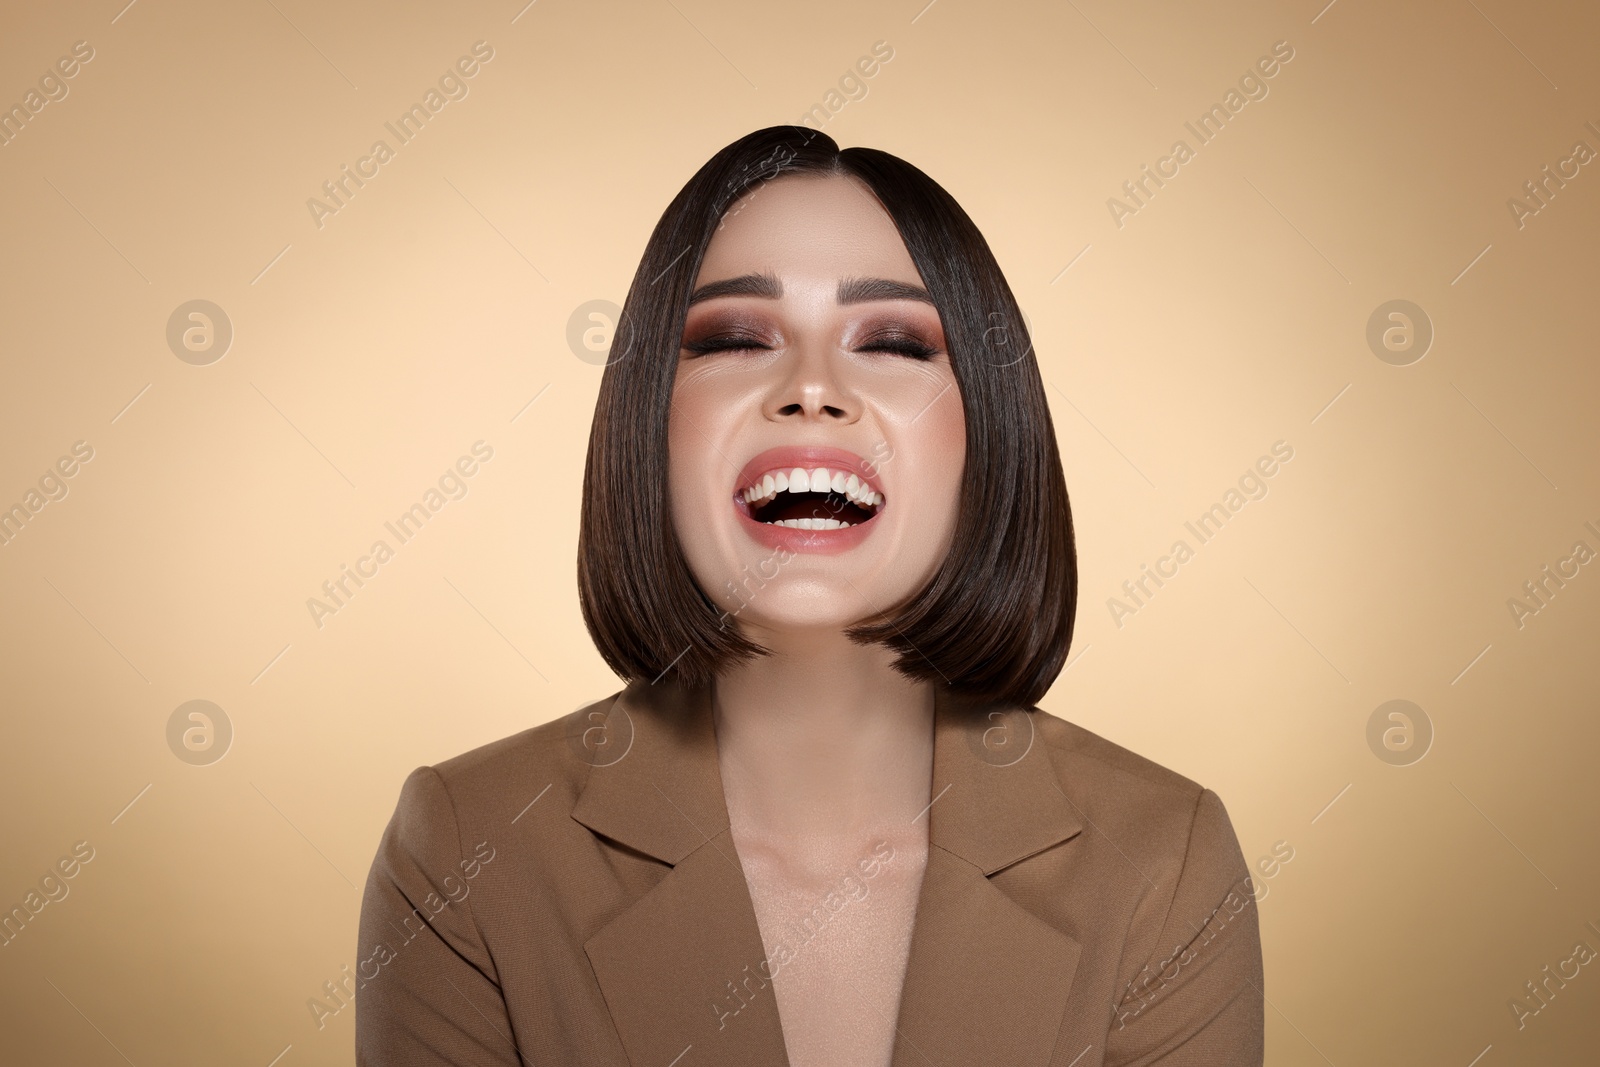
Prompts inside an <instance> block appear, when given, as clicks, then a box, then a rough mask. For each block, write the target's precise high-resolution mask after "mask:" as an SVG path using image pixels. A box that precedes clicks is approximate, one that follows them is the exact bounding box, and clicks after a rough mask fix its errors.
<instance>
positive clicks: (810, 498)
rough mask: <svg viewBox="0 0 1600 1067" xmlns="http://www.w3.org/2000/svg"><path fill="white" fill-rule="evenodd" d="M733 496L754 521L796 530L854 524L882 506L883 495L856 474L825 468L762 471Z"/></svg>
mask: <svg viewBox="0 0 1600 1067" xmlns="http://www.w3.org/2000/svg"><path fill="white" fill-rule="evenodd" d="M738 496H739V499H741V500H743V501H744V503H745V505H746V506H747V507H748V508H749V512H750V517H751V518H752V519H754V520H755V521H757V522H761V523H767V524H769V525H772V526H787V527H790V528H791V529H797V530H842V529H847V528H849V527H851V526H860V525H861V524H863V523H866V522H870V521H871V520H872V518H873V516H875V515H877V513H878V509H879V508H881V507H883V494H882V493H880V492H878V491H877V489H875V488H874V487H873V486H871V485H869V484H868V483H867V482H865V481H863V480H862V479H861V477H860V476H859V475H856V474H853V473H850V472H848V471H841V470H832V469H830V468H827V467H814V468H812V469H810V470H807V469H805V468H804V467H793V468H789V469H783V470H772V471H768V472H767V473H766V474H763V475H762V476H761V477H760V478H759V479H756V480H755V481H753V482H752V483H751V484H750V485H747V486H745V487H744V488H743V489H740V490H739V493H738Z"/></svg>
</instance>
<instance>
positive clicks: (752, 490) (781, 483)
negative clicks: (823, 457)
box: [740, 467, 883, 508]
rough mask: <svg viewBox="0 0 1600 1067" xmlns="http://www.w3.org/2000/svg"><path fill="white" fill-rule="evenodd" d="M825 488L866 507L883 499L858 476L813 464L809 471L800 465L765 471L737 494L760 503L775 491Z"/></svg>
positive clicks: (813, 490) (797, 491) (745, 499)
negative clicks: (786, 468)
mask: <svg viewBox="0 0 1600 1067" xmlns="http://www.w3.org/2000/svg"><path fill="white" fill-rule="evenodd" d="M827 492H834V493H842V494H844V495H845V496H847V497H849V498H850V499H851V500H853V501H855V502H856V503H857V504H861V505H863V506H866V507H873V508H875V507H877V506H878V505H880V504H882V503H883V494H882V493H878V492H874V491H873V489H872V487H871V486H869V485H868V484H867V483H866V482H863V481H862V480H861V479H860V478H859V477H858V476H856V475H854V474H847V473H845V472H844V471H830V470H828V469H827V468H826V467H817V468H815V469H813V470H809V471H808V470H806V469H805V468H804V467H795V468H794V469H793V470H781V471H769V472H768V473H766V474H764V475H762V476H761V479H760V480H759V481H758V482H756V483H755V484H754V485H751V486H748V487H747V488H745V489H742V490H740V496H742V497H743V498H744V501H745V503H747V504H762V503H765V502H767V501H769V500H771V499H772V498H773V497H775V496H777V495H778V494H779V493H827Z"/></svg>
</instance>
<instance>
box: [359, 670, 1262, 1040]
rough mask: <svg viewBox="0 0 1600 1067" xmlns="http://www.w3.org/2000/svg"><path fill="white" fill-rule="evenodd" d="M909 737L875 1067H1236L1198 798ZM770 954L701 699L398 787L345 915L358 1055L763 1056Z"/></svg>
mask: <svg viewBox="0 0 1600 1067" xmlns="http://www.w3.org/2000/svg"><path fill="white" fill-rule="evenodd" d="M934 738H935V740H934V757H933V794H932V795H933V797H934V800H933V802H932V804H931V806H930V807H929V808H928V810H927V815H926V818H928V820H929V823H928V835H929V848H928V862H927V868H926V870H925V873H924V875H923V882H922V887H921V890H920V896H919V897H918V906H917V911H916V916H915V925H914V927H913V932H912V938H911V948H910V961H909V964H908V969H907V973H906V979H905V986H904V990H903V992H902V995H901V1002H900V1007H899V1014H898V1021H897V1029H898V1036H897V1038H896V1041H895V1046H894V1055H893V1067H974V1065H985V1067H987V1065H1000V1067H1101V1065H1105V1067H1109V1065H1113V1064H1117V1065H1134V1064H1157V1063H1159V1064H1161V1065H1163V1067H1191V1065H1192V1067H1199V1065H1208V1067H1209V1065H1227V1067H1244V1065H1259V1064H1261V1062H1262V1026H1263V1018H1262V1003H1263V994H1262V968H1261V943H1260V937H1259V933H1258V925H1257V913H1256V908H1255V904H1254V900H1253V898H1252V895H1251V886H1250V882H1249V871H1248V868H1247V867H1246V865H1245V862H1244V858H1243V856H1242V854H1241V851H1240V848H1239V844H1238V840H1237V839H1236V837H1235V836H1234V831H1233V827H1232V825H1231V824H1230V822H1229V821H1228V816H1227V813H1226V811H1225V810H1224V809H1223V806H1222V801H1221V800H1219V799H1218V798H1217V795H1216V794H1215V793H1213V792H1211V791H1210V790H1208V789H1203V788H1201V787H1200V786H1199V785H1197V784H1195V783H1194V782H1192V781H1190V780H1189V779H1187V778H1184V777H1182V776H1181V775H1178V774H1176V773H1174V772H1172V771H1169V770H1167V769H1165V768H1163V767H1161V766H1159V765H1157V764H1155V763H1152V762H1150V761H1149V760H1147V759H1144V758H1143V757H1141V756H1138V755H1135V754H1134V753H1132V752H1130V751H1128V750H1127V749H1124V748H1121V747H1120V746H1118V745H1115V744H1112V743H1111V742H1109V741H1106V740H1105V739H1103V738H1101V737H1099V736H1097V735H1095V734H1093V733H1090V732H1089V731H1088V730H1085V729H1082V728H1081V727H1078V726H1075V725H1073V724H1072V723H1070V722H1067V721H1065V720H1063V719H1060V718H1057V717H1056V716H1054V715H1051V714H1050V713H1048V712H1045V711H1042V710H1040V709H1037V708H1029V709H1020V708H1013V709H1009V710H1008V711H1007V713H1006V714H1005V715H1004V716H999V717H995V716H990V717H989V718H985V716H984V713H983V712H982V710H981V709H976V708H975V707H974V706H973V705H971V704H970V703H969V702H967V701H965V700H962V699H959V698H956V697H954V696H951V695H950V694H949V692H948V691H947V690H939V691H938V695H937V697H936V711H935V735H934ZM841 903H842V902H834V901H831V900H830V901H827V902H825V906H826V907H827V908H830V909H834V908H837V907H838V906H839V905H840V904H841ZM825 919H826V915H819V920H822V921H825ZM765 955H766V954H765V952H764V950H763V946H762V941H761V935H760V931H759V929H758V927H757V923H756V916H755V910H754V906H753V904H752V903H751V899H750V894H749V887H748V885H747V883H746V882H745V878H744V873H743V869H742V868H741V866H740V863H739V859H738V855H737V853H736V852H735V850H734V846H733V842H732V839H731V837H730V836H729V828H728V812H727V807H726V804H725V802H724V799H723V794H722V781H721V775H720V772H719V769H718V763H717V749H716V738H715V734H714V731H713V726H712V720H711V710H710V699H709V690H705V689H698V690H685V689H683V688H681V687H678V686H675V685H673V684H671V683H665V682H664V683H661V684H658V685H643V684H636V685H632V686H630V687H628V688H627V689H626V690H624V691H623V692H622V693H620V694H616V695H614V696H612V697H608V698H607V699H605V700H601V701H598V702H596V703H594V704H591V705H589V706H587V707H585V708H582V709H580V710H579V711H577V712H574V713H573V714H572V715H568V716H565V717H563V718H561V719H557V720H555V721H553V722H549V723H546V724H544V725H541V726H537V727H534V728H532V729H529V730H525V731H523V732H522V733H519V734H516V735H514V736H512V737H507V738H504V739H503V740H500V741H496V742H494V743H492V744H489V745H485V746H483V747H482V748H478V749H475V750H473V751H471V752H467V753H465V754H463V755H460V756H457V757H455V758H454V759H449V760H446V761H444V762H443V763H440V764H438V765H437V766H435V767H419V768H417V769H416V770H415V771H413V772H412V773H411V775H410V777H409V778H407V779H406V782H405V785H404V787H403V789H402V790H401V793H400V800H399V804H398V806H397V807H396V809H395V813H394V817H393V818H392V819H391V820H390V822H389V826H388V828H387V830H385V832H384V835H383V840H382V843H381V844H380V845H379V847H378V853H377V856H376V858H375V859H374V860H373V863H372V870H371V873H370V875H369V876H368V879H367V886H366V893H365V897H364V899H363V902H362V907H361V930H360V942H359V945H358V957H357V959H358V964H357V968H356V971H357V977H356V979H355V983H356V984H359V986H360V989H359V992H358V993H357V996H356V1062H357V1063H358V1064H363V1065H372V1067H379V1065H382V1067H389V1065H402V1064H404V1065H411V1064H419V1065H420V1064H427V1065H434V1064H447V1063H448V1064H503V1065H506V1067H513V1065H517V1064H519V1063H520V1064H526V1065H533V1067H558V1065H568V1064H607V1065H612V1064H615V1065H619V1067H620V1065H631V1067H752V1065H756V1067H767V1065H771V1067H787V1063H788V1060H787V1056H786V1054H785V1051H784V1040H783V1031H782V1028H781V1026H780V1022H779V1017H778V1009H777V1004H776V1000H775V999H774V996H773V992H772V985H771V981H770V980H771V979H772V978H773V971H772V969H771V965H770V964H768V963H764V957H765ZM779 973H780V974H781V967H780V968H779ZM839 1067H857V1065H853V1064H841V1065H839Z"/></svg>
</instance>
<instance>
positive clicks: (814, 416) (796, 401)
mask: <svg viewBox="0 0 1600 1067" xmlns="http://www.w3.org/2000/svg"><path fill="white" fill-rule="evenodd" d="M841 364H842V360H840V358H839V355H838V353H836V352H834V351H832V350H831V348H830V347H829V346H828V345H827V344H826V343H825V342H823V341H821V340H802V341H800V342H798V343H796V344H795V345H794V346H793V347H791V348H790V349H789V351H787V352H785V353H784V354H783V356H782V357H781V358H780V359H778V360H776V361H775V362H774V363H773V370H774V372H775V375H774V380H773V383H772V387H771V389H769V390H768V392H767V396H766V400H765V402H764V404H763V408H764V413H765V414H766V417H767V418H768V419H769V420H771V421H773V422H789V421H793V420H799V421H802V422H828V423H840V424H846V423H851V422H854V421H856V419H858V418H860V417H861V402H860V399H859V398H858V397H857V396H856V395H855V393H854V391H852V390H851V389H850V387H849V386H848V384H847V383H846V382H845V380H844V378H843V376H842V372H843V370H844V367H843V366H842V365H841Z"/></svg>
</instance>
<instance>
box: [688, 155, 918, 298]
mask: <svg viewBox="0 0 1600 1067" xmlns="http://www.w3.org/2000/svg"><path fill="white" fill-rule="evenodd" d="M763 271H767V272H771V273H773V274H776V275H777V276H778V277H779V278H780V279H781V280H783V281H785V282H786V283H788V282H791V281H793V282H796V283H801V282H804V281H805V280H807V279H815V280H817V281H822V282H829V283H832V282H836V281H837V280H838V279H840V278H843V277H878V278H888V279H891V280H895V281H905V282H911V283H920V281H921V275H920V274H919V273H918V272H917V268H916V265H915V264H914V263H912V261H911V254H910V253H909V252H907V251H906V246H905V242H904V241H902V240H901V238H900V231H899V230H897V229H895V225H894V220H892V219H891V218H890V217H889V213H888V212H887V211H885V210H884V208H883V205H882V204H880V203H878V200H877V198H876V197H875V196H873V194H872V192H871V190H869V189H868V188H867V187H866V186H865V185H863V184H862V183H861V182H860V181H858V180H857V179H855V178H851V177H846V176H844V175H828V176H825V177H823V176H816V175H788V176H785V177H782V178H776V179H773V180H772V181H766V182H762V183H760V184H758V185H756V186H754V187H753V188H752V189H751V190H750V191H749V192H747V193H746V194H745V195H744V196H742V197H741V198H740V199H739V200H737V201H736V202H735V203H734V204H733V205H732V206H731V207H729V209H728V211H727V213H726V214H725V215H724V216H723V219H722V225H721V227H720V228H719V229H718V230H717V231H716V232H715V233H714V234H713V235H712V238H711V243H710V244H709V245H708V246H707V248H706V254H705V258H704V260H703V261H702V263H701V265H700V273H699V275H698V277H697V278H696V279H695V284H696V285H699V284H703V283H704V282H708V281H716V280H719V279H722V278H730V277H734V276H737V275H741V274H746V273H761V272H763Z"/></svg>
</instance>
